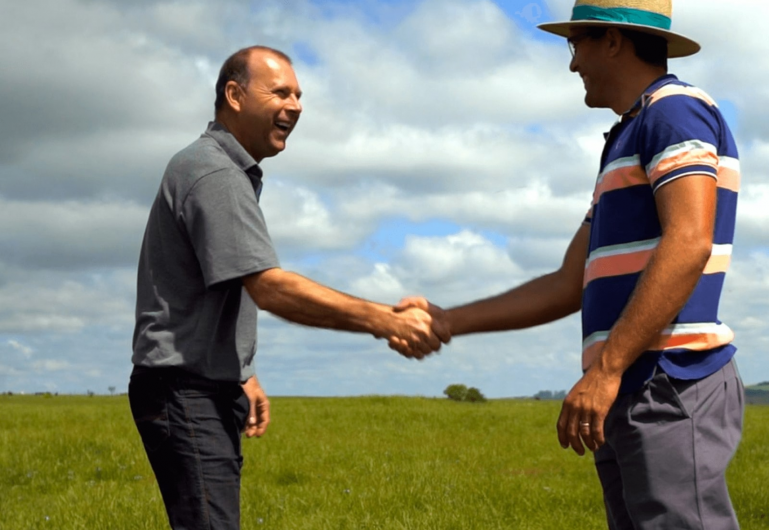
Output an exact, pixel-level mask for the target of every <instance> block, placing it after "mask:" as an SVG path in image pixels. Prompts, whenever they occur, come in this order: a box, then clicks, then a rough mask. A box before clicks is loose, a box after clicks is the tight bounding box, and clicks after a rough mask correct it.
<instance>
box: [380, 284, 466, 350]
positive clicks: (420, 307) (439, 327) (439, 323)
mask: <svg viewBox="0 0 769 530" xmlns="http://www.w3.org/2000/svg"><path fill="white" fill-rule="evenodd" d="M393 313H394V315H393V316H394V320H395V323H396V325H395V326H394V329H393V330H392V331H391V333H389V334H388V335H387V336H385V337H383V338H386V339H387V345H388V346H389V347H390V349H392V350H395V351H397V352H398V353H400V354H401V355H403V356H404V357H407V358H409V359H420V360H421V359H423V358H424V357H426V356H427V355H430V354H431V353H434V352H437V351H438V350H440V349H441V346H442V345H443V344H448V343H449V341H450V340H451V327H450V325H449V321H448V317H447V315H446V312H445V311H444V310H443V309H441V308H440V307H438V306H436V305H434V304H431V303H430V302H428V301H427V300H426V299H425V298H423V297H421V296H411V297H407V298H404V299H402V300H401V301H400V302H398V304H397V305H395V306H393Z"/></svg>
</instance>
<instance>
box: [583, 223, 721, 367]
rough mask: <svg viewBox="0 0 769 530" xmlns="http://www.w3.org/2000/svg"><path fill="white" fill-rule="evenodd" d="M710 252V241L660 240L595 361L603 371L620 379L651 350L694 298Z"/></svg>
mask: <svg viewBox="0 0 769 530" xmlns="http://www.w3.org/2000/svg"><path fill="white" fill-rule="evenodd" d="M682 248H685V249H687V250H686V252H681V249H682ZM711 248H712V244H711V243H710V241H709V240H703V241H700V242H699V243H692V242H691V241H680V240H679V241H676V240H675V239H674V238H665V237H663V238H662V239H661V240H660V243H659V246H658V247H657V249H656V251H655V252H654V254H653V255H652V258H651V259H650V261H649V263H648V265H647V267H646V269H645V270H644V272H643V274H642V275H641V277H640V279H639V281H638V285H637V286H636V288H635V290H634V292H633V296H632V297H631V298H630V300H629V301H628V304H627V306H625V310H624V311H623V312H622V315H621V316H620V318H619V320H617V322H616V323H615V325H614V326H613V327H612V329H611V332H610V333H609V337H608V339H607V341H606V344H605V345H604V347H603V349H602V351H601V354H600V356H599V357H598V359H597V361H596V363H597V364H598V367H599V368H600V369H601V370H603V371H605V372H606V373H610V374H613V375H621V374H622V373H624V372H625V370H627V368H628V367H630V365H632V364H633V362H635V360H636V359H638V357H639V356H640V355H641V354H642V353H643V352H644V351H646V350H647V349H649V347H650V346H652V344H653V343H654V342H655V341H656V340H657V339H658V338H659V336H660V333H661V332H662V331H663V330H664V329H665V327H667V326H668V325H669V324H670V322H672V321H673V319H674V318H675V317H676V315H677V314H678V313H679V312H680V311H681V309H682V308H683V306H684V305H685V304H686V301H687V300H688V299H689V297H690V296H691V294H692V292H693V291H694V288H695V287H696V286H697V282H698V281H699V279H700V277H701V275H702V271H703V270H704V268H705V265H706V264H707V262H708V258H709V257H710V253H711Z"/></svg>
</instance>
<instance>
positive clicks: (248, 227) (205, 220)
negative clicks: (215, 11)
mask: <svg viewBox="0 0 769 530" xmlns="http://www.w3.org/2000/svg"><path fill="white" fill-rule="evenodd" d="M300 97H301V90H300V88H299V84H298V82H297V80H296V76H295V74H294V71H293V68H292V67H291V60H290V59H289V58H288V57H287V56H286V55H284V54H283V53H281V52H279V51H277V50H273V49H270V48H265V47H259V46H256V47H251V48H246V49H243V50H240V51H238V52H236V53H235V54H233V55H232V56H231V57H230V58H228V59H227V61H225V63H224V65H223V66H222V69H221V71H220V74H219V79H218V81H217V84H216V103H215V108H216V116H215V121H214V122H212V123H210V124H209V126H208V128H207V130H206V131H205V133H203V135H202V136H201V137H200V138H199V139H198V140H196V141H195V142H193V143H192V144H191V145H190V146H189V147H187V148H185V149H183V150H182V151H181V152H179V153H177V154H176V155H175V156H174V157H173V158H172V159H171V161H170V163H169V164H168V167H167V169H166V172H165V175H164V176H163V180H162V182H161V185H160V190H159V191H158V195H157V197H156V199H155V202H154V204H153V205H152V209H151V211H150V215H149V220H148V222H147V228H146V231H145V234H144V241H143V245H142V250H141V256H140V260H139V271H138V282H137V304H136V328H135V331H134V338H133V350H134V353H133V359H132V360H133V364H134V371H133V373H132V375H131V382H130V384H129V399H130V403H131V410H132V413H133V416H134V420H135V421H136V425H137V428H138V430H139V433H140V435H141V437H142V441H143V443H144V447H145V450H146V452H147V455H148V457H149V461H150V464H151V465H152V468H153V471H154V472H155V475H156V477H157V480H158V484H159V486H160V490H161V493H162V496H163V501H164V503H165V506H166V511H167V512H168V517H169V521H170V523H171V526H172V527H173V528H178V529H181V528H184V529H191V528H201V529H202V528H206V529H209V528H216V529H235V528H239V526H240V507H239V496H240V468H241V466H242V456H241V446H240V435H241V432H242V431H245V434H246V436H247V437H253V436H261V435H262V434H263V433H264V432H265V429H266V428H267V425H268V423H269V418H270V415H269V401H268V400H267V397H266V396H265V394H264V391H263V390H262V388H261V386H260V384H259V382H258V380H257V378H256V374H255V373H254V368H253V359H254V355H255V353H256V313H257V306H258V307H260V308H261V309H264V310H267V311H270V312H272V313H274V314H275V315H277V316H279V317H282V318H284V319H287V320H290V321H292V322H296V323H299V324H304V325H308V326H315V327H322V328H330V329H339V330H347V331H355V332H365V333H370V334H372V335H373V336H375V337H377V338H385V339H387V340H388V341H389V343H390V344H391V345H393V344H398V345H399V346H398V349H399V350H400V351H401V353H403V354H404V355H405V356H407V357H414V358H419V359H421V358H422V357H423V356H424V355H426V354H429V353H430V352H432V351H436V350H437V349H439V348H440V345H441V343H442V342H448V340H449V338H450V336H449V335H448V333H447V332H446V331H445V330H446V329H447V327H446V326H445V325H444V324H443V323H442V322H438V321H434V320H433V319H432V318H431V317H430V315H429V314H427V313H426V312H424V311H422V310H419V309H413V310H409V311H407V312H395V311H393V310H392V308H391V307H390V306H386V305H382V304H376V303H373V302H368V301H366V300H362V299H359V298H354V297H352V296H348V295H346V294H343V293H340V292H338V291H334V290H332V289H329V288H327V287H324V286H322V285H320V284H318V283H315V282H313V281H312V280H309V279H307V278H304V277H302V276H300V275H298V274H294V273H290V272H287V271H284V270H282V269H281V268H280V267H279V264H278V258H277V256H276V254H275V250H274V248H273V246H272V242H271V240H270V236H269V233H268V231H267V227H266V225H265V221H264V217H263V215H262V211H261V209H260V207H259V195H260V192H261V188H262V171H261V169H260V168H259V165H258V164H259V162H260V161H261V160H262V159H264V158H267V157H270V156H275V155H276V154H278V153H279V152H280V151H282V150H283V149H284V148H285V143H286V139H287V138H288V136H289V134H290V133H291V131H292V130H293V128H294V126H295V125H296V122H297V120H298V119H299V115H300V113H301V111H302V106H301V104H300V103H299V98H300Z"/></svg>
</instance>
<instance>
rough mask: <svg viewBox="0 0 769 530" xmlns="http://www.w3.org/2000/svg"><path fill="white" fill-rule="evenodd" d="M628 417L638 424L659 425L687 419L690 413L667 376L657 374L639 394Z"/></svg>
mask: <svg viewBox="0 0 769 530" xmlns="http://www.w3.org/2000/svg"><path fill="white" fill-rule="evenodd" d="M630 415H631V418H632V419H633V421H636V422H639V423H659V422H664V421H676V420H680V419H684V418H689V417H690V412H689V410H688V409H687V407H686V406H685V405H684V402H683V400H682V399H681V395H680V394H679V391H678V389H676V387H675V385H673V383H672V382H671V381H670V379H669V378H668V376H667V374H665V373H658V374H656V375H655V376H654V377H653V378H652V379H651V381H649V382H648V383H647V384H646V386H645V387H644V388H643V390H642V391H641V392H640V394H639V395H638V397H637V399H636V400H635V403H634V404H633V406H632V408H631V410H630Z"/></svg>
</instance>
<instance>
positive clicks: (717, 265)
mask: <svg viewBox="0 0 769 530" xmlns="http://www.w3.org/2000/svg"><path fill="white" fill-rule="evenodd" d="M731 262H732V257H731V256H728V255H727V256H710V259H709V260H708V263H707V265H705V270H703V271H702V274H715V273H717V272H726V271H727V270H728V269H729V264H730V263H731Z"/></svg>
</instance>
